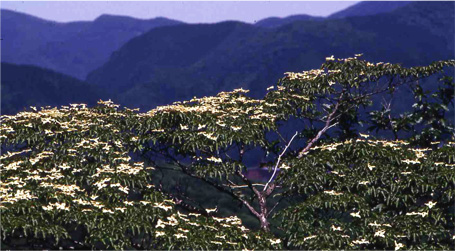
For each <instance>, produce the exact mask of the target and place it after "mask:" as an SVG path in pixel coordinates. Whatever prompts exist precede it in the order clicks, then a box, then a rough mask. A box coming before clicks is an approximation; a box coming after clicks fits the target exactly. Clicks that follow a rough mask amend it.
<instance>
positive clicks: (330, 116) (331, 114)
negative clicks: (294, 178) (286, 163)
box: [297, 94, 343, 159]
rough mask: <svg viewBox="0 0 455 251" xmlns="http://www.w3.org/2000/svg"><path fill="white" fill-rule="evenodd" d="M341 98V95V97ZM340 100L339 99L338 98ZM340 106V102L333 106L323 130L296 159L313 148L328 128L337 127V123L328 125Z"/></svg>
mask: <svg viewBox="0 0 455 251" xmlns="http://www.w3.org/2000/svg"><path fill="white" fill-rule="evenodd" d="M341 96H343V94H342V95H341ZM340 99H341V98H340ZM339 106H340V101H338V103H337V104H336V105H335V109H333V111H332V112H331V113H330V114H329V116H328V117H327V120H326V123H325V126H324V128H322V129H321V130H320V131H319V132H318V134H317V135H316V137H314V138H313V139H312V140H311V141H310V143H308V145H307V146H306V147H305V148H304V149H303V150H302V151H300V152H299V155H298V156H297V158H298V159H300V158H302V157H303V155H304V154H305V153H306V152H308V151H309V150H310V149H311V147H312V146H313V144H314V143H316V141H318V140H319V138H321V136H322V134H324V133H325V132H326V131H327V130H329V129H330V128H332V127H333V126H335V125H337V124H338V123H335V124H332V125H331V124H330V123H331V122H332V121H333V116H334V115H335V113H336V112H337V110H338V107H339Z"/></svg>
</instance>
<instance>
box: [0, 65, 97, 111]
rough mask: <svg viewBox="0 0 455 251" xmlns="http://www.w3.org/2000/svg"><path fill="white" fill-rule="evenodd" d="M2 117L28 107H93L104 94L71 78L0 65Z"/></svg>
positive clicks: (43, 71)
mask: <svg viewBox="0 0 455 251" xmlns="http://www.w3.org/2000/svg"><path fill="white" fill-rule="evenodd" d="M1 67H2V68H1V72H2V78H1V79H2V99H1V104H2V106H1V113H2V115H4V114H14V113H17V112H19V111H23V110H24V109H25V108H27V109H29V106H36V107H38V108H39V107H45V106H52V107H54V106H61V105H68V104H69V103H86V104H96V101H97V100H99V99H101V98H105V97H106V95H104V94H103V93H104V92H103V90H102V89H100V88H97V87H96V86H92V85H89V84H87V83H85V82H83V81H80V80H78V79H75V78H73V77H70V76H67V75H64V74H61V73H57V72H54V71H51V70H48V69H43V68H39V67H36V66H31V65H15V64H9V63H2V64H1Z"/></svg>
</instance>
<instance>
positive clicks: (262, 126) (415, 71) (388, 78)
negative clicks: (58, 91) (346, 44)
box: [0, 55, 455, 250]
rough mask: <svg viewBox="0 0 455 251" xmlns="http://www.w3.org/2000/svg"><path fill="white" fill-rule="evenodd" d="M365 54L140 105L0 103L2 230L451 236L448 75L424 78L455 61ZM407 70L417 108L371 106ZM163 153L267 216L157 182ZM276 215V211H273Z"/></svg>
mask: <svg viewBox="0 0 455 251" xmlns="http://www.w3.org/2000/svg"><path fill="white" fill-rule="evenodd" d="M360 56H361V55H356V56H355V57H353V58H348V59H335V58H334V57H328V58H327V59H326V62H325V63H324V64H323V65H322V66H321V68H320V69H316V70H310V71H305V72H301V73H293V72H288V73H286V76H285V77H284V78H283V79H281V80H279V82H278V84H277V85H273V86H271V87H269V88H268V89H267V94H266V95H265V97H264V98H263V99H253V98H250V97H248V96H247V93H248V91H247V90H243V89H236V90H234V91H232V92H222V93H219V94H218V95H216V96H213V97H203V98H196V97H195V98H194V99H192V100H189V101H184V102H176V103H174V104H172V105H168V106H162V107H157V108H155V109H153V110H151V111H149V112H146V113H140V112H139V111H137V110H131V109H127V108H123V109H120V108H119V105H116V104H114V103H113V102H112V101H100V102H99V105H98V106H96V107H92V108H87V107H86V106H85V105H83V104H71V105H70V106H68V107H61V108H60V109H57V108H50V107H47V108H41V109H37V108H35V107H31V109H30V110H29V111H24V112H20V113H18V114H16V115H14V116H2V117H1V126H0V138H1V146H2V154H1V181H2V183H1V190H0V192H1V194H0V195H1V204H0V210H1V217H2V226H1V230H2V243H6V244H7V245H11V246H13V247H16V246H20V245H17V244H15V243H17V242H20V241H21V240H24V239H25V240H26V243H25V244H24V243H23V244H21V245H22V246H20V247H24V246H27V247H35V248H58V247H63V248H65V249H69V248H75V249H78V248H101V249H102V248H113V249H122V248H123V249H131V248H135V249H236V250H237V249H286V248H291V249H417V248H419V249H420V248H424V249H450V248H453V247H454V242H453V238H454V230H453V229H454V225H453V222H454V220H455V216H454V206H453V205H454V203H455V201H454V190H455V188H454V187H455V171H454V165H455V160H454V157H453V156H454V155H455V150H454V149H455V148H454V143H453V142H450V141H453V140H454V139H453V137H454V135H453V125H452V124H451V122H450V121H449V120H447V119H446V114H445V112H443V111H448V109H449V108H448V107H449V106H450V105H452V106H453V94H450V91H447V90H450V88H452V90H453V82H452V80H451V79H448V78H445V79H443V84H444V86H445V87H444V86H443V87H441V88H440V89H439V91H438V93H436V94H435V95H434V96H432V97H434V99H433V100H429V99H426V96H425V95H426V94H425V93H423V92H422V91H420V89H419V87H420V85H417V84H416V81H418V80H421V79H423V78H426V77H428V76H432V75H435V74H437V73H439V72H442V70H443V68H444V67H446V66H453V65H454V62H455V61H453V60H449V61H440V62H435V63H433V64H431V65H429V66H425V67H412V68H405V67H402V66H401V65H399V64H388V63H376V64H374V63H370V62H367V61H365V60H361V59H360V58H359V57H360ZM403 85H411V86H413V87H415V89H414V94H415V97H416V99H417V100H418V101H417V103H416V105H415V106H414V110H413V113H406V114H402V115H399V116H396V115H394V116H395V117H393V116H392V115H391V114H390V107H385V106H384V107H382V108H379V109H377V107H376V108H375V106H374V104H373V99H372V98H373V97H375V96H378V95H384V94H386V93H393V92H394V90H395V89H396V88H399V87H400V86H403ZM435 100H436V101H435ZM372 104H373V106H371V105H372ZM438 104H439V105H438ZM388 109H389V110H388ZM365 114H366V116H365ZM296 121H300V122H303V123H300V126H299V127H298V128H297V132H296V133H295V134H294V136H293V137H289V138H285V137H284V136H283V132H284V131H285V130H288V131H289V129H283V128H284V127H285V126H286V124H287V123H288V124H291V125H293V127H292V128H296V126H295V125H294V123H296ZM422 121H428V122H431V123H429V124H425V123H422ZM364 124H366V125H368V128H369V129H370V130H376V131H378V132H391V133H392V135H393V136H394V138H393V140H391V139H390V138H387V137H381V135H376V136H370V135H367V134H363V133H359V131H360V127H361V126H362V125H364ZM432 126H433V127H435V129H433V130H431V129H430V128H431V127H432ZM332 131H333V132H332ZM401 131H406V132H407V133H410V134H411V136H406V137H405V136H402V134H400V133H401ZM292 133H293V132H292ZM255 150H260V151H262V152H264V153H265V156H266V158H265V159H266V161H267V163H266V164H267V165H268V169H269V171H270V172H273V175H272V178H271V179H270V180H269V181H268V182H266V183H264V184H253V183H252V182H251V181H250V180H249V179H248V178H247V177H246V176H245V175H244V173H243V172H244V171H246V170H247V168H248V166H247V164H246V161H245V159H246V158H251V156H253V157H254V156H256V155H250V154H251V153H252V152H253V151H255ZM163 162H167V164H171V165H173V166H176V167H178V168H179V170H180V171H181V172H182V173H184V174H186V175H187V176H188V177H191V178H193V179H198V180H200V181H201V182H204V183H206V184H209V185H211V186H213V187H214V188H216V189H217V190H218V191H219V192H221V193H224V194H228V195H229V196H231V197H232V199H233V200H234V201H235V202H234V201H233V203H240V205H242V206H245V207H246V208H247V209H248V210H249V211H250V212H251V214H252V215H254V217H256V218H257V219H258V221H259V223H260V230H257V231H254V230H250V229H248V228H246V227H245V226H244V225H243V224H242V221H241V219H239V218H238V217H237V216H236V215H231V216H229V217H220V216H219V215H217V212H216V210H215V209H209V208H201V207H197V206H194V205H191V204H190V203H188V201H187V200H186V198H184V197H183V196H182V195H181V194H173V193H170V192H168V191H164V190H163V189H162V188H161V186H160V185H161V184H156V183H154V182H153V180H154V179H153V178H154V177H155V175H157V173H158V172H159V171H160V169H161V168H162V166H161V164H160V163H163ZM278 168H279V169H280V172H279V173H278V172H277V171H278ZM277 187H281V188H283V189H282V190H283V192H282V193H281V192H278V190H277ZM277 196H278V197H281V198H283V199H288V198H296V199H297V200H294V201H293V202H292V200H291V202H290V204H291V206H289V207H288V208H285V209H283V210H281V211H274V210H275V209H276V206H277V205H278V203H277V204H275V205H271V204H270V197H277ZM267 199H269V201H268V200H267ZM280 201H281V200H280ZM280 201H279V202H280ZM268 202H269V203H268ZM272 212H273V214H272ZM272 218H274V219H277V220H278V222H279V224H278V225H272V224H271V221H270V219H272ZM271 230H273V231H271Z"/></svg>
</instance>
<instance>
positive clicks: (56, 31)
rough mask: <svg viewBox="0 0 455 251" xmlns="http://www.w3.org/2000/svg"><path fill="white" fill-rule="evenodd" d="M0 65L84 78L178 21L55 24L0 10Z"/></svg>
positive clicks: (101, 20)
mask: <svg viewBox="0 0 455 251" xmlns="http://www.w3.org/2000/svg"><path fill="white" fill-rule="evenodd" d="M1 22H2V25H1V33H2V38H3V40H2V48H1V50H2V58H1V60H2V62H10V63H16V64H32V65H37V66H40V67H45V68H49V69H52V70H55V71H58V72H62V73H65V74H67V75H70V76H74V77H77V78H79V79H85V77H86V75H87V73H88V72H89V71H92V70H94V69H96V68H97V67H99V66H101V65H102V64H103V63H105V62H106V61H107V60H108V58H109V56H110V55H111V53H112V52H114V51H115V50H117V49H118V48H120V46H122V45H123V44H124V43H125V42H127V41H128V40H130V39H131V38H133V37H135V36H138V35H140V34H142V33H144V32H146V31H149V30H150V29H152V28H156V27H160V26H167V25H175V24H179V23H181V22H179V21H175V20H170V19H166V18H154V19H148V20H141V19H136V18H131V17H124V16H112V15H102V16H100V17H98V18H97V19H95V20H94V21H84V22H69V23H58V22H53V21H47V20H43V19H40V18H36V17H33V16H30V15H27V14H23V13H18V12H14V11H10V10H5V9H2V10H1Z"/></svg>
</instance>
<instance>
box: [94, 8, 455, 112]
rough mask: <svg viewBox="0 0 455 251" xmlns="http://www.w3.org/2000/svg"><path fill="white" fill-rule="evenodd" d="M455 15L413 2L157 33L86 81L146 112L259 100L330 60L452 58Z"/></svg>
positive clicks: (139, 39) (183, 27) (406, 62)
mask: <svg viewBox="0 0 455 251" xmlns="http://www.w3.org/2000/svg"><path fill="white" fill-rule="evenodd" d="M454 13H455V8H454V3H453V2H413V3H409V4H406V5H405V6H402V7H400V8H396V9H394V10H393V11H391V12H389V13H382V14H376V15H372V16H354V17H348V18H342V19H327V20H323V21H314V20H307V21H295V22H292V23H290V24H287V25H283V26H280V27H277V28H274V29H269V28H263V27H258V26H257V25H249V24H245V23H240V22H222V23H217V24H191V25H190V24H186V25H178V26H171V27H160V28H156V29H153V30H151V31H149V32H148V33H145V34H143V35H140V36H138V37H136V38H134V39H132V40H130V41H129V42H128V43H126V44H125V45H124V46H122V47H121V48H120V49H119V50H118V51H116V52H115V53H114V54H113V55H112V56H111V58H110V60H109V61H108V62H107V63H106V64H104V65H103V66H102V67H100V68H99V69H97V70H95V71H93V72H91V73H90V74H89V75H88V77H87V82H89V83H93V84H94V85H97V86H101V87H103V88H106V89H108V90H110V91H111V94H112V95H113V97H114V98H115V99H116V100H118V102H120V103H121V104H125V105H127V106H133V107H140V108H144V109H150V108H152V107H154V106H156V105H164V104H168V103H172V102H173V101H181V100H186V99H190V98H192V97H193V96H204V95H214V94H216V93H217V92H219V91H227V90H232V89H234V88H238V87H243V88H247V89H250V90H251V93H252V95H253V96H255V97H261V96H262V95H263V94H264V90H265V89H266V88H267V87H268V86H270V85H272V84H274V83H275V81H276V80H277V79H279V78H281V77H283V73H284V72H287V71H302V70H309V69H313V68H318V67H319V66H320V64H321V63H322V62H323V61H324V59H325V57H326V56H329V55H335V56H336V57H351V56H353V55H354V54H357V53H364V54H365V59H367V60H371V61H376V62H379V61H386V62H392V63H403V64H404V65H405V66H415V65H422V64H429V63H431V62H432V61H435V60H442V59H450V58H453V57H454V48H453V44H454V40H453V37H454V34H455V32H454V23H453V20H454ZM116 93H117V95H116Z"/></svg>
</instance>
